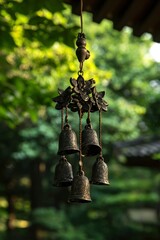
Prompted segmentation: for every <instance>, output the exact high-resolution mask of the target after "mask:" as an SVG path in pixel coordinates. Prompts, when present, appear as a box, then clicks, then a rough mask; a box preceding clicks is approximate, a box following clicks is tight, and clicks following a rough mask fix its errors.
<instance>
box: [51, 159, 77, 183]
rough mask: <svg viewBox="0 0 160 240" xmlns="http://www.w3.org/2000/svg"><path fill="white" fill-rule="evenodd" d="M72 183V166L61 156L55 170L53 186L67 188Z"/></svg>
mask: <svg viewBox="0 0 160 240" xmlns="http://www.w3.org/2000/svg"><path fill="white" fill-rule="evenodd" d="M72 181H73V172H72V165H71V164H70V163H69V162H68V161H67V159H66V158H65V156H61V158H60V161H59V163H58V164H57V165H56V168H55V175H54V183H53V186H55V187H67V186H70V185H71V184H72Z"/></svg>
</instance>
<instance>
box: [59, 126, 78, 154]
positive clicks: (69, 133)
mask: <svg viewBox="0 0 160 240" xmlns="http://www.w3.org/2000/svg"><path fill="white" fill-rule="evenodd" d="M77 152H79V148H78V145H77V137H76V134H75V132H74V131H73V130H72V129H71V127H70V125H69V124H65V125H64V127H63V129H62V131H61V133H60V136H59V150H58V155H68V154H73V153H77Z"/></svg>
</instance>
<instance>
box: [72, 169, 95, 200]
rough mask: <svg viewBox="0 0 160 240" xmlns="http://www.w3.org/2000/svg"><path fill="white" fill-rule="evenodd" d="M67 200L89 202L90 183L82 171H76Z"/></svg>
mask: <svg viewBox="0 0 160 240" xmlns="http://www.w3.org/2000/svg"><path fill="white" fill-rule="evenodd" d="M69 202H72V203H74V202H75V203H89V202H91V197H90V184H89V180H88V178H87V177H86V176H85V175H84V172H81V173H78V174H77V176H75V177H74V179H73V183H72V187H71V194H70V198H69Z"/></svg>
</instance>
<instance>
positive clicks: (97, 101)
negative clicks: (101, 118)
mask: <svg viewBox="0 0 160 240" xmlns="http://www.w3.org/2000/svg"><path fill="white" fill-rule="evenodd" d="M92 90H93V91H92V96H93V99H92V100H91V101H92V103H93V105H92V108H91V111H92V112H95V111H97V110H102V111H105V112H106V111H107V107H108V103H107V102H106V101H105V100H103V97H104V95H105V91H102V92H97V91H96V88H95V87H94V88H93V89H92Z"/></svg>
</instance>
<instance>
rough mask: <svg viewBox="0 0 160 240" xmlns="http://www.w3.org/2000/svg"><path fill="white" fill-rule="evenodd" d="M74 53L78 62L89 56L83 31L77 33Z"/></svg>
mask: <svg viewBox="0 0 160 240" xmlns="http://www.w3.org/2000/svg"><path fill="white" fill-rule="evenodd" d="M76 45H77V47H78V48H77V50H76V55H77V58H78V61H79V62H84V61H85V60H86V59H88V58H89V57H90V52H89V51H88V50H87V49H86V37H85V34H84V33H79V34H78V38H77V41H76Z"/></svg>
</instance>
